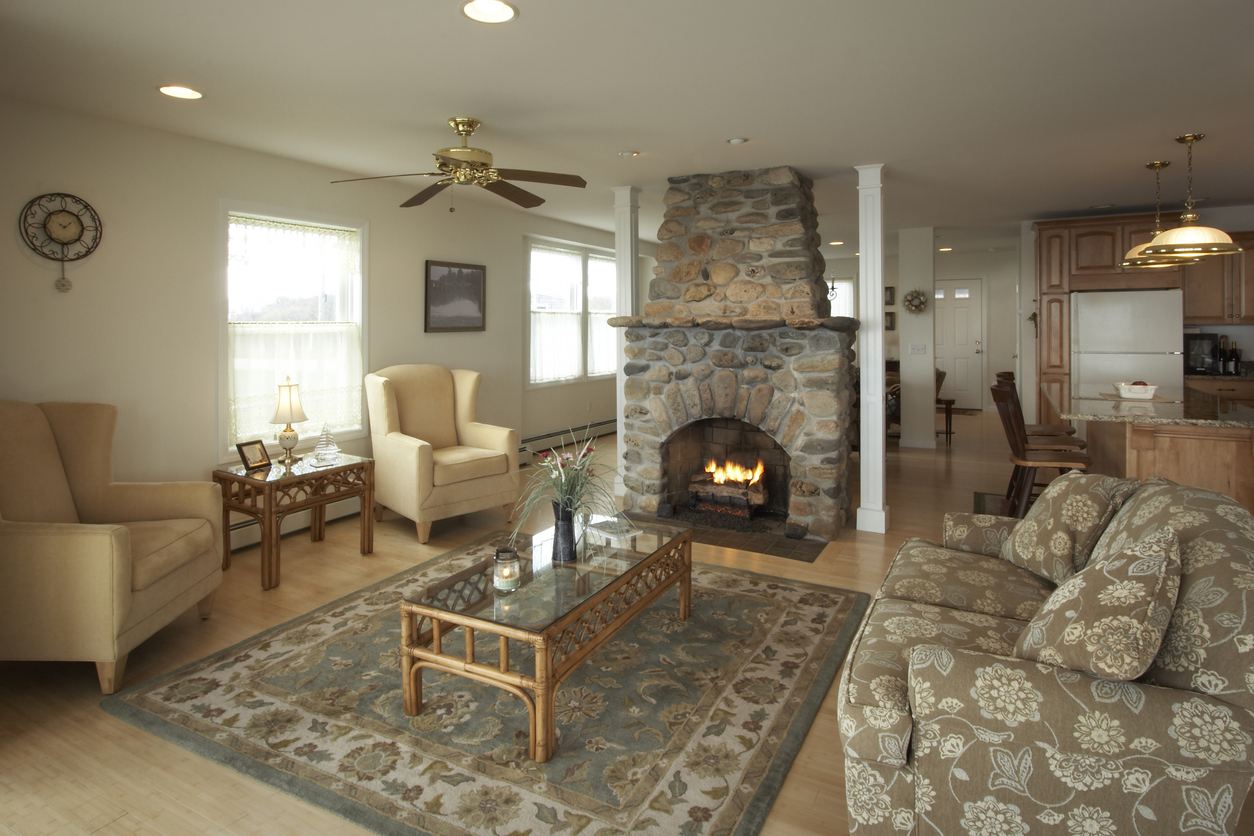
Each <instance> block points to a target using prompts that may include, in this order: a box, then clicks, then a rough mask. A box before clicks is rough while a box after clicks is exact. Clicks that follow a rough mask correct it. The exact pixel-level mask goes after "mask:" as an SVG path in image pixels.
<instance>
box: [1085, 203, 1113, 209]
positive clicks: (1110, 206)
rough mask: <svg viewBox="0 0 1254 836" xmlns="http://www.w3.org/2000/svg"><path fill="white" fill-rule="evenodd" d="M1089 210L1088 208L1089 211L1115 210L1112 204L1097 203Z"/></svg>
mask: <svg viewBox="0 0 1254 836" xmlns="http://www.w3.org/2000/svg"><path fill="white" fill-rule="evenodd" d="M1089 208H1090V209H1114V208H1115V204H1113V203H1099V204H1097V205H1096V206H1090V207H1089Z"/></svg>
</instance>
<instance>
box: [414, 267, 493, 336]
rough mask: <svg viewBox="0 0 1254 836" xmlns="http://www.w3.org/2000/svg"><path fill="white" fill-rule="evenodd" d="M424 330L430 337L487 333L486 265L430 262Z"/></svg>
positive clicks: (427, 274)
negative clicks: (444, 334)
mask: <svg viewBox="0 0 1254 836" xmlns="http://www.w3.org/2000/svg"><path fill="white" fill-rule="evenodd" d="M426 267H427V269H426V294H425V312H424V316H423V330H424V331H425V332H426V333H428V334H439V333H445V332H451V331H485V330H487V324H486V318H485V313H486V311H485V303H486V293H485V282H486V278H487V276H486V273H487V268H486V267H484V266H483V265H482V264H458V263H456V262H452V261H428V262H427V264H426Z"/></svg>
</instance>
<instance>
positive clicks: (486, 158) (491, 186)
mask: <svg viewBox="0 0 1254 836" xmlns="http://www.w3.org/2000/svg"><path fill="white" fill-rule="evenodd" d="M448 123H449V125H450V126H451V127H452V128H453V130H454V131H456V132H457V135H458V136H460V137H461V138H462V144H461V147H460V148H458V147H453V148H441V149H440V150H439V151H436V152H435V159H436V168H438V169H439V171H429V172H420V173H417V174H384V175H381V176H379V177H354V178H352V179H349V180H332V181H331V182H332V183H355V182H357V181H358V180H385V179H387V178H389V177H443V178H444V179H443V180H440V181H439V182H438V183H436V184H435V185H432V186H427V188H425V189H423V190H422V191H420V192H418V194H416V195H414V196H413V197H411V198H410V199H409V200H407V201H405V202H404V203H402V204H401V206H402V207H406V206H421V205H422V204H424V203H426V202H427V201H428V200H430V199H431V198H433V197H435V196H436V195H437V194H439V193H440V192H442V191H444V190H445V189H447V188H448V187H449V186H451V185H453V184H454V183H456V184H457V185H459V186H479V187H480V188H484V189H487V190H488V191H490V192H492V193H493V194H498V195H500V196H501V197H503V198H505V199H506V200H510V201H513V202H514V203H517V204H518V205H519V206H521V207H523V208H524V209H531V208H534V207H536V206H539V205H540V204H541V203H544V198H542V197H540V196H539V195H534V194H532V193H531V192H529V191H527V190H526V189H520V188H519V187H517V186H515V185H514V184H513V183H507V182H506V181H507V180H521V181H523V182H524V183H549V184H551V185H554V186H573V187H575V188H577V189H582V188H583V187H585V186H587V185H588V183H587V181H586V180H584V179H583V178H582V177H579V176H577V175H574V174H553V173H552V172H548V171H526V170H524V169H521V168H494V167H493V166H492V154H491V153H489V152H487V151H485V150H483V149H482V148H470V147H469V146H467V145H466V138H467V137H469V136H470V135H471V134H473V133H474V132H475V128H478V127H479V126H480V125H481V124H483V123H482V122H480V121H479V120H478V119H471V118H470V117H468V116H454V117H453V118H452V119H450V120H448Z"/></svg>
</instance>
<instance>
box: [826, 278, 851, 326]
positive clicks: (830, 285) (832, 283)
mask: <svg viewBox="0 0 1254 836" xmlns="http://www.w3.org/2000/svg"><path fill="white" fill-rule="evenodd" d="M825 281H826V282H827V292H828V298H829V299H830V298H832V297H831V293H832V291H833V290H834V289H835V287H836V285H837V284H839V285H841V287H843V288H847V289H848V291H849V296H850V299H851V301H852V303H853V308H852V309H851V312H850V313H848V314H846V316H850V317H853V318H854V319H857V318H858V278H857V277H856V276H829V277H828V278H827V279H825ZM832 315H833V316H835V315H836V314H835V313H833V314H832Z"/></svg>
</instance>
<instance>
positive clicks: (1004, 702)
mask: <svg viewBox="0 0 1254 836" xmlns="http://www.w3.org/2000/svg"><path fill="white" fill-rule="evenodd" d="M908 692H909V699H910V710H911V712H912V714H913V716H914V722H915V729H914V736H913V745H914V751H913V752H912V757H913V760H914V763H915V770H916V776H917V777H916V780H919V781H921V782H923V783H920V784H917V785H916V787H917V788H920V789H922V791H923V792H924V794H925V795H926V796H927V803H926V804H923V805H919V806H918V808H917V809H918V810H919V814H920V820H919V822H918V823H919V824H923V825H925V826H924V827H923V828H922V829H921V831H920V832H932V831H933V830H935V831H938V832H941V833H951V832H963V828H964V827H966V826H967V825H966V824H964V823H963V819H964V818H966V819H968V820H969V822H968V823H970V822H971V821H975V820H976V819H978V818H979V816H982V815H992V816H1003V817H1005V818H1007V819H1010V820H1014V819H1016V818H1017V819H1020V820H1021V821H1023V822H1024V823H1033V824H1034V823H1035V821H1036V820H1039V821H1043V822H1046V823H1050V824H1055V825H1057V824H1060V823H1062V822H1066V823H1067V824H1068V826H1069V827H1070V829H1071V832H1104V831H1102V830H1100V829H1099V830H1096V831H1092V830H1084V829H1083V828H1080V827H1079V824H1080V823H1084V824H1091V823H1092V822H1093V821H1098V820H1101V821H1105V822H1108V823H1113V822H1117V823H1119V830H1120V832H1122V831H1123V830H1124V823H1131V822H1134V821H1136V822H1137V823H1138V824H1139V825H1140V828H1141V832H1163V830H1164V829H1170V828H1173V827H1176V826H1180V827H1181V829H1182V830H1185V831H1187V830H1190V829H1193V828H1191V827H1190V826H1189V822H1193V823H1194V824H1196V825H1198V826H1199V827H1200V828H1201V829H1203V830H1206V831H1207V832H1210V833H1225V832H1228V833H1230V832H1231V831H1232V828H1233V827H1234V826H1235V824H1236V821H1235V815H1236V814H1235V812H1234V811H1236V810H1239V809H1240V806H1241V802H1242V800H1243V799H1244V798H1245V795H1246V792H1247V791H1248V790H1249V787H1250V782H1251V778H1254V766H1252V765H1251V763H1250V760H1249V755H1250V751H1251V744H1254V736H1252V735H1251V732H1252V731H1254V720H1252V718H1251V715H1250V714H1249V713H1248V712H1246V711H1244V710H1242V709H1238V708H1235V707H1233V706H1231V705H1228V704H1227V703H1224V702H1222V701H1220V700H1217V699H1214V698H1213V697H1208V696H1204V695H1202V694H1198V693H1195V692H1192V691H1179V690H1174V689H1169V688H1160V687H1157V686H1153V685H1145V684H1142V683H1139V682H1113V681H1109V680H1103V679H1098V678H1096V677H1093V676H1089V675H1087V674H1084V673H1079V672H1076V671H1072V670H1068V669H1066V668H1056V667H1052V666H1049V665H1041V664H1037V663H1035V662H1027V661H1024V660H1021V659H1011V658H1006V657H1000V656H993V655H991V654H988V653H981V652H978V651H967V650H948V649H946V648H942V647H938V646H934V645H921V646H918V647H915V648H914V649H913V651H912V652H911V657H910V672H909V686H908ZM1079 801H1082V802H1083V805H1084V809H1083V810H1082V809H1081V808H1080V807H1077V802H1079ZM924 808H926V809H924ZM1011 808H1013V809H1011ZM1016 832H1017V831H1016ZM1112 832H1113V831H1112Z"/></svg>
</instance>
